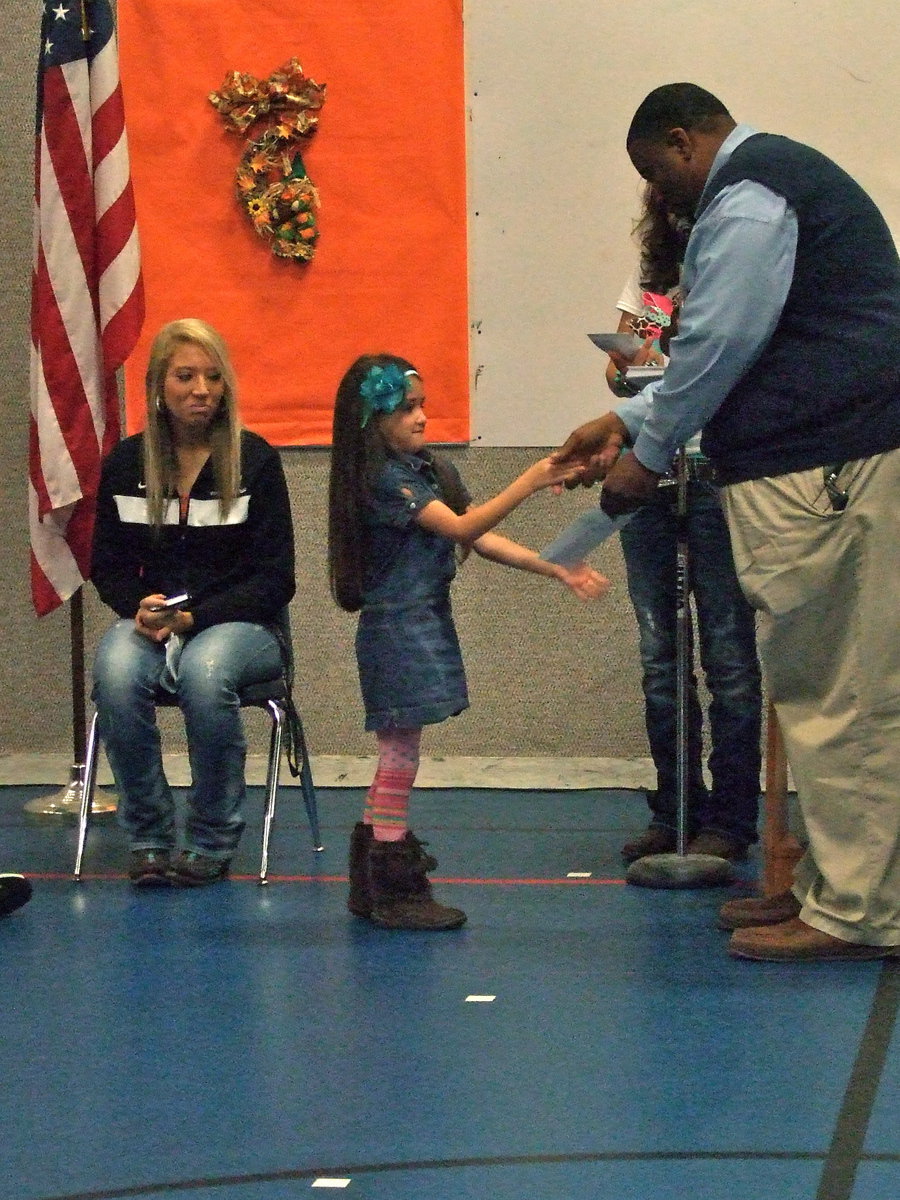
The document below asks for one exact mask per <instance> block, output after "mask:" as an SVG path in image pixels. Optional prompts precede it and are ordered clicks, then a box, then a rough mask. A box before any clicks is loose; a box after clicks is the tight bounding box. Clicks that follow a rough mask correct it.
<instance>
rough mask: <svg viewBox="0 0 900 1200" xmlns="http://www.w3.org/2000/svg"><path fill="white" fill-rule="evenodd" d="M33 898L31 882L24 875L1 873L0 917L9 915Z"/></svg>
mask: <svg viewBox="0 0 900 1200" xmlns="http://www.w3.org/2000/svg"><path fill="white" fill-rule="evenodd" d="M30 899H31V882H30V880H28V879H26V878H25V876H24V875H14V874H12V873H10V874H8V875H0V917H5V916H8V914H9V913H11V912H15V911H16V909H17V908H21V907H22V905H23V904H27V903H28V901H29V900H30Z"/></svg>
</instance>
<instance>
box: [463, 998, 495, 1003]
mask: <svg viewBox="0 0 900 1200" xmlns="http://www.w3.org/2000/svg"><path fill="white" fill-rule="evenodd" d="M496 999H497V997H496V996H466V1004H490V1002H491V1001H492V1000H496Z"/></svg>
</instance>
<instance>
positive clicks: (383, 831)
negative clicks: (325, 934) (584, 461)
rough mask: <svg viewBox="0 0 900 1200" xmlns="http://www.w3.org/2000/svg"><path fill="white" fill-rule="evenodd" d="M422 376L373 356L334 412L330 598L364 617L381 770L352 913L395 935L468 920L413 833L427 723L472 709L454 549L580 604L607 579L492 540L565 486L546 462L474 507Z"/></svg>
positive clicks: (358, 840)
mask: <svg viewBox="0 0 900 1200" xmlns="http://www.w3.org/2000/svg"><path fill="white" fill-rule="evenodd" d="M424 404H425V392H424V390H423V386H422V380H421V377H420V376H419V373H418V371H417V370H416V369H415V367H413V365H412V364H411V363H409V362H407V361H406V360H405V359H402V358H396V357H394V356H393V355H387V354H381V355H365V356H364V357H362V358H359V359H357V360H356V362H355V363H354V364H353V366H352V367H351V368H350V369H349V371H348V372H347V373H346V375H345V376H344V378H343V379H342V380H341V384H340V387H339V388H338V393H337V402H336V405H335V413H334V436H333V449H332V458H331V482H330V497H329V532H328V543H329V566H330V572H331V590H332V594H333V595H334V598H335V600H336V601H337V603H338V604H339V605H340V606H341V608H343V609H345V610H346V611H347V612H357V611H359V614H360V616H359V628H358V631H357V635H356V655H357V662H358V666H359V677H360V685H361V687H362V695H363V703H364V705H365V710H366V723H365V724H366V729H371V730H374V731H375V736H376V739H377V742H378V767H377V769H376V772H375V779H374V781H373V783H372V786H371V788H370V789H369V792H368V795H367V797H366V808H365V813H364V815H363V820H362V821H361V822H359V823H358V824H357V825H356V827H355V828H354V830H353V836H352V839H351V843H350V896H349V899H348V902H347V906H348V908H349V909H350V911H351V912H352V913H354V914H355V915H356V916H360V917H368V918H369V919H371V920H372V921H374V922H375V924H377V925H382V926H386V927H388V928H392V929H455V928H458V927H459V926H460V925H462V924H463V922H464V921H465V919H466V916H465V913H463V912H461V911H460V910H459V909H457V908H449V907H447V906H445V905H443V904H439V903H437V901H436V900H434V898H433V896H432V893H431V887H430V884H429V882H428V879H427V877H426V872H428V871H431V870H433V869H434V868H435V867H436V866H437V861H436V859H434V858H433V857H432V855H430V854H427V853H426V852H425V851H424V849H423V848H422V843H421V842H420V841H419V840H418V839H417V838H416V837H415V836H414V834H413V833H412V832H411V831H410V829H409V828H408V827H407V806H408V800H409V793H410V790H411V789H412V786H413V783H414V781H415V777H416V772H417V770H418V766H419V741H420V738H421V734H422V726H423V725H431V724H434V723H436V722H438V721H443V720H445V719H446V718H447V717H451V716H454V715H455V714H457V713H460V712H462V711H463V709H465V708H467V707H468V704H469V700H468V695H467V692H466V679H465V673H464V671H463V664H462V657H461V655H460V649H459V642H458V640H457V636H456V629H455V628H454V624H453V616H452V613H451V609H450V582H451V580H452V579H453V576H454V574H455V572H456V556H455V553H454V551H455V545H456V544H458V545H459V546H461V547H462V548H463V550H464V551H466V550H468V549H469V547H472V548H473V549H474V550H475V551H476V553H478V554H480V555H481V556H482V557H484V558H489V559H492V560H493V561H495V562H500V563H504V564H506V565H507V566H511V567H518V568H519V569H520V570H524V571H533V572H534V573H535V574H539V575H548V576H551V577H553V578H556V579H559V580H560V581H561V582H563V583H565V584H566V585H567V586H568V587H570V588H571V589H572V590H573V591H574V592H575V594H576V595H577V596H579V597H581V598H582V599H588V598H593V597H597V596H600V595H602V594H603V593H604V591H605V590H606V588H607V587H608V582H607V580H605V579H604V578H603V576H601V575H599V574H598V573H597V572H596V571H594V570H593V569H592V568H591V567H588V566H587V565H585V564H583V563H579V564H578V565H576V566H575V567H568V568H567V567H561V566H558V565H557V564H555V563H550V562H545V561H543V560H542V559H541V558H539V557H538V555H537V554H536V553H535V552H534V551H533V550H528V549H526V548H525V547H524V546H520V545H518V544H517V543H516V542H512V541H510V540H509V539H507V538H504V537H501V536H499V535H498V534H493V533H489V532H488V531H489V530H490V529H492V528H493V526H494V525H496V524H497V523H498V522H499V521H500V520H502V518H503V517H505V516H506V515H507V513H510V512H511V511H512V510H513V509H514V508H515V507H516V506H517V505H518V504H521V502H522V501H523V500H524V499H526V497H528V496H530V495H531V494H532V492H536V491H538V490H539V489H541V488H545V487H549V486H550V485H552V484H557V483H560V482H562V481H563V479H564V478H565V477H566V476H567V475H571V468H570V467H569V468H566V469H564V470H563V469H560V468H559V467H558V466H556V465H554V464H553V463H551V461H550V459H549V458H545V459H542V460H541V461H540V462H537V463H535V464H534V465H533V466H531V467H529V468H528V470H527V471H524V472H523V473H522V475H520V476H519V478H518V479H516V480H514V481H513V482H512V483H511V484H510V485H509V487H507V488H505V489H504V490H503V491H502V492H500V493H499V494H498V495H496V496H494V497H493V499H491V500H488V501H487V502H486V503H485V504H480V505H477V506H475V507H473V506H472V504H471V501H470V497H469V495H468V493H467V491H466V489H465V487H464V486H463V483H462V480H461V479H460V477H459V475H458V473H457V471H456V469H455V468H454V467H453V466H452V465H451V464H450V463H449V462H448V461H447V460H446V459H442V458H438V457H436V456H434V455H432V454H431V453H430V451H429V450H428V449H427V448H426V445H425V412H424Z"/></svg>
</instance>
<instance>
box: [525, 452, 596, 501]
mask: <svg viewBox="0 0 900 1200" xmlns="http://www.w3.org/2000/svg"><path fill="white" fill-rule="evenodd" d="M583 473H584V464H583V463H576V462H565V463H559V462H556V461H555V460H554V456H553V455H552V454H550V455H548V456H547V457H546V458H542V459H540V460H539V461H538V462H536V463H533V464H532V466H530V467H528V468H527V470H525V471H523V472H522V475H521V478H522V479H523V480H524V481H525V482H527V484H528V486H529V488H530V489H531V491H533V492H539V491H540V490H541V489H542V488H547V487H554V486H557V485H562V484H568V485H569V486H570V487H574V486H575V485H576V484H577V483H578V480H579V479H580V477H581V475H582V474H583Z"/></svg>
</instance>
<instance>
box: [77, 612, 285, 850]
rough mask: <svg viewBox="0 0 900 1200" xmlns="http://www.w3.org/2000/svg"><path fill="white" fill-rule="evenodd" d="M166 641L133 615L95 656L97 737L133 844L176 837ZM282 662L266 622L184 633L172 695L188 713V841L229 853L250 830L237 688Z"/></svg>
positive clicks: (166, 842)
mask: <svg viewBox="0 0 900 1200" xmlns="http://www.w3.org/2000/svg"><path fill="white" fill-rule="evenodd" d="M164 666H165V649H164V647H163V646H161V645H159V644H158V643H156V642H151V641H149V640H148V639H147V638H145V637H143V636H142V635H141V634H139V633H138V632H137V631H136V630H135V627H134V622H133V621H118V622H117V623H116V624H115V625H114V626H113V627H112V629H110V630H108V631H107V633H106V634H105V635H104V636H103V638H102V639H101V641H100V644H99V646H98V647H97V653H96V656H95V658H94V690H93V698H94V703H95V704H96V706H97V712H98V717H99V727H100V736H101V737H102V739H103V744H104V746H105V747H106V755H107V758H108V759H109V764H110V766H111V767H112V772H113V776H114V778H115V781H116V788H117V789H118V793H119V810H118V817H119V823H120V824H121V825H122V827H123V828H124V829H126V830H127V831H128V833H129V835H130V839H131V848H132V849H133V850H161V849H171V848H172V847H174V845H175V840H176V839H175V804H174V800H173V798H172V793H171V790H170V788H169V784H168V781H167V779H166V777H165V774H164V772H163V761H162V750H161V746H160V736H159V729H158V728H157V724H156V705H155V703H154V694H155V691H156V688H157V685H158V683H159V679H160V675H161V673H162V670H163V667H164ZM281 670H282V657H281V650H280V647H279V644H278V640H277V638H276V637H275V635H274V634H273V633H272V632H271V631H270V630H269V629H266V628H265V627H264V626H262V625H254V624H250V623H249V622H245V621H233V622H228V623H225V624H221V625H212V626H210V627H209V628H208V629H204V630H202V631H201V632H200V633H198V634H196V635H195V636H193V637H188V638H187V639H186V640H185V645H184V650H183V653H182V655H181V660H180V662H179V664H178V674H177V688H176V694H177V698H178V704H179V707H180V708H181V710H182V713H183V715H184V724H185V729H186V732H187V742H188V756H189V760H190V765H191V779H192V785H191V788H190V791H189V793H188V805H189V813H188V817H187V820H186V823H185V838H184V845H185V849H187V850H194V851H196V852H197V853H199V854H205V855H208V856H209V857H211V858H221V859H226V858H230V857H231V855H232V854H233V852H234V850H235V847H236V846H237V844H238V841H239V839H240V836H241V833H242V832H243V829H244V820H243V816H242V808H243V802H244V796H245V790H246V788H245V783H244V764H245V759H246V741H245V739H244V730H243V724H242V721H241V714H240V707H239V704H238V697H237V693H238V691H239V690H240V688H242V687H244V686H246V685H247V684H250V683H261V682H263V681H265V680H267V679H274V678H276V677H277V676H278V674H279V673H280V671H281Z"/></svg>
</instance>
